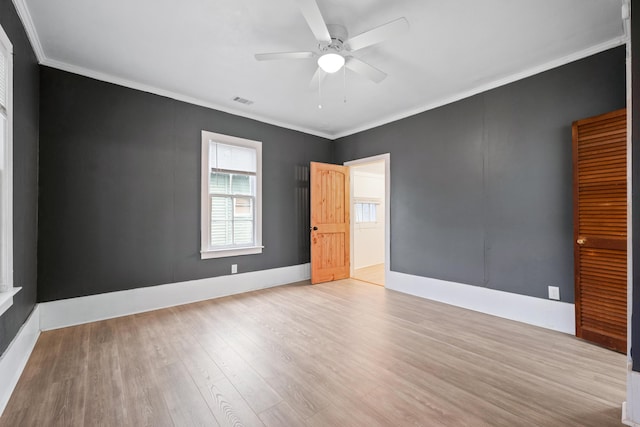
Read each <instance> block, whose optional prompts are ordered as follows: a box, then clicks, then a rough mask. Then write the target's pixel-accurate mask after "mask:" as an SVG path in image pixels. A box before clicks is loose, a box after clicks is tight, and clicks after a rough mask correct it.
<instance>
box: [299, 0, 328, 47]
mask: <svg viewBox="0 0 640 427" xmlns="http://www.w3.org/2000/svg"><path fill="white" fill-rule="evenodd" d="M296 3H298V6H299V7H300V11H301V12H302V15H303V16H304V19H306V20H307V24H309V28H311V32H312V33H313V35H314V36H315V37H316V40H318V41H319V42H325V43H331V35H330V34H329V30H328V29H327V24H325V22H324V18H323V17H322V13H320V8H319V7H318V3H316V1H315V0H296Z"/></svg>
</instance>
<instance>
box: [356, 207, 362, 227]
mask: <svg viewBox="0 0 640 427" xmlns="http://www.w3.org/2000/svg"><path fill="white" fill-rule="evenodd" d="M356 222H362V203H356Z"/></svg>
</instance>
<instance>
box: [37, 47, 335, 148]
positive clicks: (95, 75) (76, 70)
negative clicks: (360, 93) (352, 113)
mask: <svg viewBox="0 0 640 427" xmlns="http://www.w3.org/2000/svg"><path fill="white" fill-rule="evenodd" d="M41 65H45V66H47V67H51V68H56V69H59V70H62V71H67V72H70V73H73V74H78V75H81V76H85V77H90V78H92V79H95V80H100V81H103V82H107V83H113V84H116V85H118V86H124V87H127V88H130V89H136V90H140V91H142V92H148V93H152V94H155V95H160V96H164V97H167V98H171V99H175V100H177V101H182V102H186V103H189V104H193V105H199V106H201V107H206V108H211V109H213V110H218V111H222V112H224V113H229V114H233V115H235V116H240V117H245V118H247V119H251V120H257V121H259V122H262V123H266V124H270V125H274V126H278V127H281V128H285V129H290V130H295V131H298V132H303V133H307V134H310V135H315V136H319V137H321V138H325V139H329V140H332V139H333V138H332V136H331V135H330V134H327V133H324V132H319V131H317V130H314V129H308V128H305V127H301V126H295V125H292V124H290V123H285V122H281V121H279V120H275V119H271V118H268V117H264V116H261V115H259V114H252V113H249V112H246V111H242V110H237V109H235V108H229V107H226V106H222V105H219V104H215V103H213V102H209V101H205V100H203V99H199V98H195V97H192V96H188V95H183V94H180V93H177V92H172V91H169V90H165V89H161V88H159V87H156V86H151V85H147V84H145V83H140V82H136V81H133V80H128V79H125V78H122V77H117V76H114V75H111V74H107V73H102V72H100V71H95V70H91V69H89V68H84V67H78V66H76V65H72V64H68V63H66V62H62V61H56V60H53V59H49V58H45V60H44V61H42V62H41Z"/></svg>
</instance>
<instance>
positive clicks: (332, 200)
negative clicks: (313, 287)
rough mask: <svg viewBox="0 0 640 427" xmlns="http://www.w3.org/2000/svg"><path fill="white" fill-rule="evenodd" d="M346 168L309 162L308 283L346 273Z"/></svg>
mask: <svg viewBox="0 0 640 427" xmlns="http://www.w3.org/2000/svg"><path fill="white" fill-rule="evenodd" d="M349 237H350V234H349V168H348V167H347V166H338V165H329V164H325V163H316V162H311V283H314V284H315V283H322V282H329V281H332V280H338V279H346V278H347V277H349V272H350V271H349V253H350V252H349Z"/></svg>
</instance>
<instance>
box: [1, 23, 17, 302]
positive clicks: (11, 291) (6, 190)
mask: <svg viewBox="0 0 640 427" xmlns="http://www.w3.org/2000/svg"><path fill="white" fill-rule="evenodd" d="M0 51H2V54H3V55H4V56H5V57H6V60H7V63H6V66H7V73H6V79H7V81H6V85H7V87H6V96H7V99H6V118H7V123H6V128H5V136H6V138H7V140H6V144H5V147H4V153H3V161H4V164H3V165H2V167H3V168H4V169H3V175H4V177H3V178H4V179H2V184H1V188H0V192H1V194H0V197H1V202H0V203H1V205H0V206H1V208H0V227H2V231H1V236H2V238H1V239H0V240H1V241H0V248H1V251H2V252H1V257H2V259H0V263H1V266H2V267H1V268H0V288H2V289H0V314H2V313H4V312H5V311H6V310H7V309H8V308H9V307H11V305H12V304H13V295H15V294H16V292H18V291H19V290H20V288H15V287H14V283H13V45H12V44H11V41H10V40H9V37H8V36H7V34H6V33H5V32H4V29H3V28H2V27H1V26H0ZM2 284H4V285H5V286H4V287H2V286H1V285H2Z"/></svg>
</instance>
